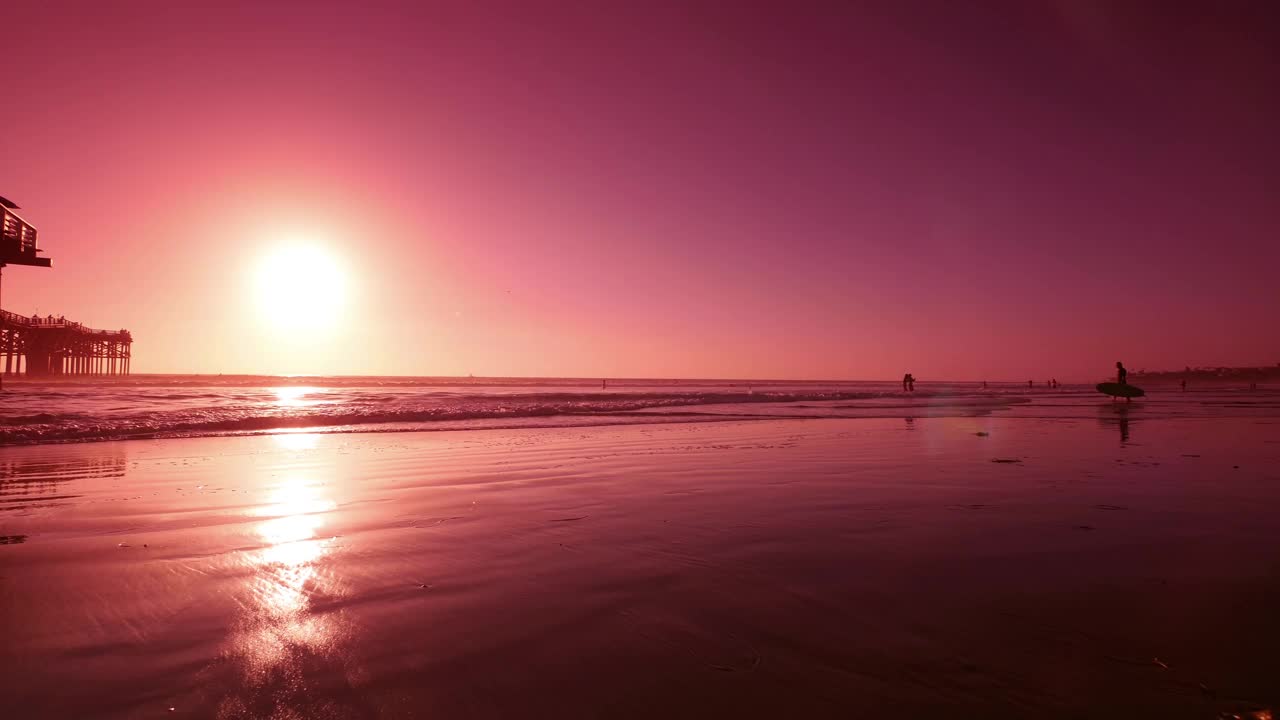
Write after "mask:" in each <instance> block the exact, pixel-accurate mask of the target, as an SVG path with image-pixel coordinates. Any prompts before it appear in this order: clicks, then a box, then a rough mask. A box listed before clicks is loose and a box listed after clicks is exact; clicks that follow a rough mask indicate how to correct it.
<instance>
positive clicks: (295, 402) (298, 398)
mask: <svg viewBox="0 0 1280 720" xmlns="http://www.w3.org/2000/svg"><path fill="white" fill-rule="evenodd" d="M271 391H272V392H273V393H275V395H276V403H275V404H276V406H277V407H289V408H295V407H307V406H309V405H319V404H320V403H321V402H324V401H323V400H320V399H318V398H314V397H308V396H309V395H315V394H316V393H319V392H322V391H323V388H318V387H313V386H311V385H282V386H280V387H274V388H271Z"/></svg>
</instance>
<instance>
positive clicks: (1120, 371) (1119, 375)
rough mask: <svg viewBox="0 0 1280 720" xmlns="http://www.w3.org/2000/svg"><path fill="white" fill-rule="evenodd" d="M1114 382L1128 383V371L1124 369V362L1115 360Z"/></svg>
mask: <svg viewBox="0 0 1280 720" xmlns="http://www.w3.org/2000/svg"><path fill="white" fill-rule="evenodd" d="M1116 382H1118V383H1120V384H1121V385H1128V384H1129V371H1128V370H1125V369H1124V363H1122V362H1120V361H1119V360H1117V361H1116Z"/></svg>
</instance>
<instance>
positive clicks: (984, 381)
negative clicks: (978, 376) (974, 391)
mask: <svg viewBox="0 0 1280 720" xmlns="http://www.w3.org/2000/svg"><path fill="white" fill-rule="evenodd" d="M982 389H983V390H986V389H987V381H986V380H983V381H982Z"/></svg>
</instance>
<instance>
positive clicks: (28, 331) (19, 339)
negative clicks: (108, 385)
mask: <svg viewBox="0 0 1280 720" xmlns="http://www.w3.org/2000/svg"><path fill="white" fill-rule="evenodd" d="M132 348H133V336H132V335H130V334H129V331H128V330H96V329H94V328H91V327H86V326H85V325H84V324H82V323H78V322H74V321H71V320H67V319H66V318H62V317H53V316H52V315H50V316H47V317H39V316H33V317H25V316H23V315H19V314H17V313H13V312H9V311H8V310H0V354H2V355H3V361H0V362H3V371H4V374H5V375H8V376H12V375H17V374H24V373H25V374H26V376H27V377H45V376H58V375H128V374H129V359H130V355H131V350H132Z"/></svg>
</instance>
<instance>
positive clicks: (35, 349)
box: [0, 197, 133, 387]
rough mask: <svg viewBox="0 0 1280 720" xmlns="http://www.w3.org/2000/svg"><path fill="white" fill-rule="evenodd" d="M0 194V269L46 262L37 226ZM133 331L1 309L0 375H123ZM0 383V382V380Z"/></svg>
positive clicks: (0, 377) (127, 365) (127, 372)
mask: <svg viewBox="0 0 1280 720" xmlns="http://www.w3.org/2000/svg"><path fill="white" fill-rule="evenodd" d="M17 209H18V206H17V205H15V204H14V203H13V202H11V201H9V200H7V199H5V198H3V197H0V271H2V270H3V269H4V267H5V266H6V265H27V266H30V267H49V266H50V265H52V263H51V262H50V261H49V258H46V257H40V252H41V251H40V249H39V248H38V247H36V229H35V227H33V226H32V225H31V223H28V222H27V221H26V220H23V219H22V218H21V217H19V216H18V214H17V213H16V212H14V210H17ZM132 350H133V336H132V335H130V334H129V331H128V330H95V329H94V328H91V327H85V326H84V325H83V324H81V323H78V322H74V321H71V320H67V319H66V318H64V317H56V318H55V317H54V316H52V315H49V316H47V317H40V316H38V315H33V316H31V317H27V316H25V315H19V314H18V313H12V312H9V311H8V310H0V363H2V364H0V380H2V379H3V378H4V377H5V376H12V375H18V374H25V375H26V376H27V377H48V376H58V375H128V374H129V360H130V356H131V355H132ZM0 387H2V385H0Z"/></svg>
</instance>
